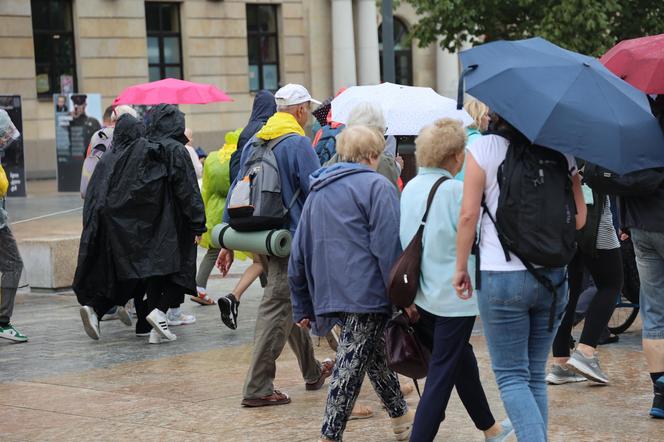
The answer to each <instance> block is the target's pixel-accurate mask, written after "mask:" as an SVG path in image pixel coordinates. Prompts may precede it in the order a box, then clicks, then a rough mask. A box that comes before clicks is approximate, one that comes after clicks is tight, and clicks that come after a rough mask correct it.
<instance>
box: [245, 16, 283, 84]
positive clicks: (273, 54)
mask: <svg viewBox="0 0 664 442" xmlns="http://www.w3.org/2000/svg"><path fill="white" fill-rule="evenodd" d="M247 45H248V46H249V90H251V91H258V90H261V89H267V90H270V91H276V90H277V89H279V38H278V36H277V6H273V5H247Z"/></svg>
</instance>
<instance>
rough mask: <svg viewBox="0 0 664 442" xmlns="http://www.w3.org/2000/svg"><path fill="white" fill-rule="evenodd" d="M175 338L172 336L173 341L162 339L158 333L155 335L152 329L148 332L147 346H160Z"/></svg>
mask: <svg viewBox="0 0 664 442" xmlns="http://www.w3.org/2000/svg"><path fill="white" fill-rule="evenodd" d="M171 334H172V333H171ZM177 338H178V337H177V336H175V335H173V339H164V338H162V337H161V335H160V334H159V333H157V331H156V330H155V329H152V331H151V332H150V338H149V339H148V344H161V343H162V342H170V341H175V340H176V339H177Z"/></svg>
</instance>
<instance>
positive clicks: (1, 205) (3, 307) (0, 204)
mask: <svg viewBox="0 0 664 442" xmlns="http://www.w3.org/2000/svg"><path fill="white" fill-rule="evenodd" d="M0 135H1V134H0ZM2 147H3V146H2V142H0V149H1V148H2ZM8 190H9V180H8V179H7V174H6V173H5V169H3V168H2V165H1V164H0V338H3V339H9V340H10V341H15V342H25V341H27V340H28V337H27V336H25V335H24V334H22V333H21V332H20V331H18V330H17V329H16V327H14V326H13V325H12V324H11V322H10V319H11V316H12V313H13V311H14V300H15V299H16V291H17V290H18V284H19V280H20V278H21V272H22V271H23V261H22V260H21V254H20V253H19V251H18V246H17V245H16V239H15V238H14V235H13V234H12V231H11V230H9V222H8V220H7V211H6V210H5V196H6V195H7V192H8Z"/></svg>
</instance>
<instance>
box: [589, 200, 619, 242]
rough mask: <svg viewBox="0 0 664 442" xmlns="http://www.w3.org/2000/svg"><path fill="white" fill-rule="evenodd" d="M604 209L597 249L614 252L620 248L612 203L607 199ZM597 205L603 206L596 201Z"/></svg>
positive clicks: (598, 230) (598, 233)
mask: <svg viewBox="0 0 664 442" xmlns="http://www.w3.org/2000/svg"><path fill="white" fill-rule="evenodd" d="M605 198H606V199H605V202H604V208H603V209H602V214H601V215H600V218H599V228H598V229H597V240H596V243H595V247H596V248H597V249H598V250H613V249H617V248H619V247H620V242H619V241H618V234H617V233H616V228H615V227H614V226H613V215H612V214H611V201H610V200H609V197H608V196H607V197H605ZM595 204H601V202H600V201H596V202H595Z"/></svg>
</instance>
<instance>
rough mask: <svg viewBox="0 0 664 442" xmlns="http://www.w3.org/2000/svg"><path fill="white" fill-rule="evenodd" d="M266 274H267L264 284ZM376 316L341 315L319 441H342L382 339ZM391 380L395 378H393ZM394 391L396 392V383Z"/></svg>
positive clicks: (381, 322)
mask: <svg viewBox="0 0 664 442" xmlns="http://www.w3.org/2000/svg"><path fill="white" fill-rule="evenodd" d="M271 271H272V270H271V269H270V272H271ZM270 272H268V281H269V279H270ZM377 316H379V315H371V314H350V313H346V314H344V317H343V325H342V328H341V336H340V340H339V346H338V348H337V362H336V364H335V366H334V369H333V372H332V380H331V381H330V388H329V390H328V395H327V402H326V405H325V413H324V416H323V425H322V428H321V437H322V438H324V439H327V440H331V441H340V440H341V439H342V436H343V432H344V430H345V428H346V423H347V422H348V418H349V417H350V414H351V412H352V410H353V406H354V405H355V401H356V400H357V396H358V394H359V393H360V388H361V387H362V382H363V380H364V375H365V373H366V372H367V366H368V365H369V362H370V360H372V359H373V356H374V353H375V351H376V350H377V345H378V346H379V345H380V344H379V343H378V338H379V337H380V336H382V330H383V328H384V322H383V321H381V320H377ZM386 368H387V367H386ZM370 376H372V375H370ZM394 377H395V378H396V375H394ZM381 391H382V390H381ZM396 391H397V392H398V391H399V383H398V380H397V384H396ZM389 412H390V408H388V413H389Z"/></svg>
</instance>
